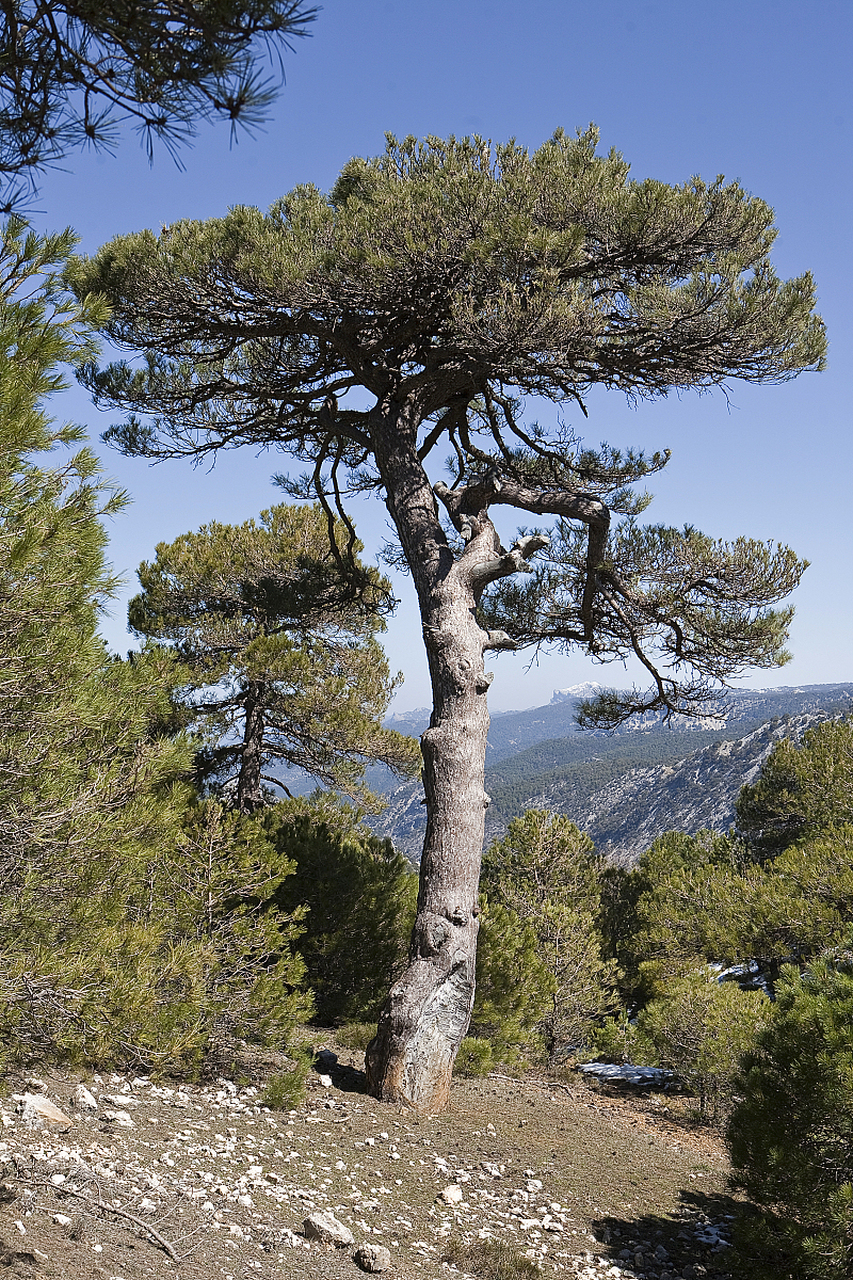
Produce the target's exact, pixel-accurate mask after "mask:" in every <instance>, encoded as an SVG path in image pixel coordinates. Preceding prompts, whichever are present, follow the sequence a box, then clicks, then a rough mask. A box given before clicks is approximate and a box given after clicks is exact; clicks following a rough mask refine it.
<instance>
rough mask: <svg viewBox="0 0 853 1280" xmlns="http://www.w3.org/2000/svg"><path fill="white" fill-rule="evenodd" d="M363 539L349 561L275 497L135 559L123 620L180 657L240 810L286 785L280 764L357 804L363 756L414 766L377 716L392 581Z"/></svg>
mask: <svg viewBox="0 0 853 1280" xmlns="http://www.w3.org/2000/svg"><path fill="white" fill-rule="evenodd" d="M361 549H362V548H361V544H360V543H359V542H357V541H354V542H353V543H352V546H351V547H350V548H349V552H350V555H349V567H350V568H351V570H352V571H351V572H350V571H348V569H347V568H345V567H344V566H342V565H340V564H339V562H338V560H336V558H335V556H334V555H333V553H332V551H331V550H330V546H329V528H328V524H327V520H326V516H325V513H324V512H323V511H322V509H321V508H320V507H318V506H312V507H295V506H288V505H284V504H282V505H280V506H276V507H272V508H271V509H269V510H267V511H263V512H261V515H260V519H259V520H258V521H257V522H256V521H254V520H248V521H246V522H245V523H244V524H241V525H224V524H219V523H217V522H211V523H210V524H207V525H203V526H202V527H201V528H200V529H199V530H198V531H197V532H195V533H186V534H183V535H182V536H181V537H180V538H177V539H176V540H175V541H174V542H172V543H160V544H159V545H158V547H157V554H156V558H155V559H154V560H153V561H152V562H151V563H145V564H142V565H141V566H140V569H139V582H140V585H141V587H142V591H141V592H140V594H139V595H137V596H135V597H134V599H133V600H131V602H130V606H129V609H128V617H129V621H130V626H131V629H132V630H133V631H135V632H136V634H137V635H139V636H144V637H147V638H148V639H152V640H157V641H160V642H161V643H163V644H165V645H166V646H168V647H169V649H170V650H171V651H173V652H174V654H175V655H176V657H177V658H178V660H179V661H180V662H181V664H182V669H183V674H182V678H181V691H180V695H181V699H182V701H183V704H184V706H185V707H186V711H187V715H188V716H189V717H190V718H191V719H192V720H193V722H194V725H195V727H196V728H197V729H198V730H199V731H200V732H201V734H202V735H203V739H204V740H205V741H206V743H207V748H206V750H205V751H204V753H203V755H202V757H201V763H202V768H203V770H204V771H205V772H206V773H207V775H208V778H209V779H212V780H214V781H216V782H218V784H219V785H220V786H223V785H227V786H228V793H229V794H230V795H232V796H233V800H234V803H235V805H236V807H237V808H238V809H239V810H240V811H241V812H242V813H251V812H253V811H254V810H256V809H258V808H260V807H261V806H262V805H263V804H264V802H265V798H266V795H267V794H268V793H269V789H270V787H273V788H275V787H276V786H278V787H282V786H283V783H281V782H280V781H279V779H278V778H277V777H276V775H275V774H274V773H272V772H271V766H274V765H276V764H277V765H279V766H281V765H283V766H285V767H290V768H296V769H300V770H302V771H304V772H306V773H308V774H311V775H313V777H314V778H315V779H316V780H317V781H318V782H320V783H322V784H323V785H325V786H328V787H334V788H336V789H339V790H341V791H345V792H348V793H349V794H351V795H358V796H359V798H360V799H361V800H362V801H363V802H369V801H370V799H371V797H370V793H369V792H368V791H367V790H366V788H365V787H364V786H363V785H362V778H363V774H364V768H365V765H366V763H368V762H374V761H382V762H383V763H385V764H387V765H388V766H389V767H390V768H392V769H393V770H395V771H397V772H400V773H403V774H406V773H411V772H414V771H415V770H416V769H417V768H418V767H419V765H420V750H419V748H418V745H417V743H416V742H414V741H413V740H412V739H410V738H405V737H403V735H401V734H398V733H395V732H393V731H392V730H390V729H386V728H384V727H383V725H382V718H383V716H384V714H385V712H386V710H387V707H388V702H389V700H390V698H391V696H392V694H393V691H394V689H395V687H396V685H397V683H398V680H399V677H398V678H397V679H395V678H393V677H392V675H391V673H390V671H389V669H388V663H387V660H386V658H385V655H384V653H383V652H382V649H381V647H380V645H379V643H378V641H377V639H376V636H377V633H378V632H380V631H381V630H382V629H383V627H384V621H383V615H384V614H385V613H386V612H387V610H388V608H389V597H390V591H389V584H388V582H387V580H386V579H384V578H382V577H381V575H380V574H379V573H378V572H377V571H376V570H375V569H371V568H369V567H368V566H366V565H363V564H362V563H361V561H360V560H359V559H358V553H359V552H360V551H361ZM284 789H285V790H286V787H285V788H284Z"/></svg>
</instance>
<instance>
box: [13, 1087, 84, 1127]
mask: <svg viewBox="0 0 853 1280" xmlns="http://www.w3.org/2000/svg"><path fill="white" fill-rule="evenodd" d="M21 1117H22V1119H23V1121H24V1123H25V1124H29V1125H31V1126H32V1127H33V1128H34V1129H38V1128H40V1127H41V1125H42V1124H43V1123H45V1122H46V1123H47V1124H52V1125H55V1126H56V1128H58V1129H70V1128H71V1125H72V1124H73V1121H72V1120H70V1119H69V1118H68V1116H67V1115H66V1114H65V1112H64V1111H60V1110H59V1107H58V1106H57V1105H56V1103H55V1102H51V1100H50V1098H46V1097H45V1096H44V1094H43V1093H25V1094H24V1097H23V1107H22V1108H21Z"/></svg>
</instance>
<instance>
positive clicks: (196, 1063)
mask: <svg viewBox="0 0 853 1280" xmlns="http://www.w3.org/2000/svg"><path fill="white" fill-rule="evenodd" d="M290 869H291V864H289V863H288V862H287V861H286V860H285V859H283V858H282V857H281V856H280V855H279V854H278V853H277V852H276V851H275V850H274V849H273V847H272V846H271V845H270V844H269V843H268V842H267V841H266V840H265V839H264V837H263V834H262V832H260V831H259V829H258V827H257V825H256V824H252V823H251V822H248V821H246V820H241V819H239V818H238V817H237V816H236V815H234V814H230V815H229V814H226V813H224V812H223V810H222V809H221V807H220V806H218V805H217V804H216V803H215V802H213V801H207V802H206V803H204V804H202V805H199V806H194V807H192V808H190V809H189V811H188V812H187V814H186V816H185V817H184V821H183V824H182V828H181V829H180V830H179V831H178V832H177V833H176V834H174V835H173V839H172V842H171V844H170V845H169V846H166V847H161V848H160V849H159V850H158V851H157V853H156V854H153V853H151V854H149V856H148V858H144V859H138V860H136V861H135V862H132V861H131V860H129V859H127V858H122V856H121V851H120V850H117V851H116V853H115V855H114V857H113V861H112V864H111V871H112V880H111V881H106V880H105V882H104V883H103V884H102V885H101V886H100V887H99V890H98V892H97V894H96V895H94V896H92V895H87V894H86V893H85V892H84V891H85V890H86V889H87V888H88V885H89V883H90V882H89V880H88V879H86V878H85V877H81V878H80V880H82V883H81V882H80V880H78V879H76V878H75V876H74V874H73V872H71V871H69V872H68V874H67V876H66V880H65V886H64V890H65V893H66V895H67V905H66V906H65V908H64V910H63V911H56V912H53V913H46V912H45V910H44V897H43V896H42V895H41V889H42V888H43V883H44V882H43V881H42V880H40V879H39V878H38V877H35V876H33V877H31V878H30V883H29V885H28V886H27V888H28V891H29V892H30V894H31V895H32V896H33V903H32V907H31V912H30V914H29V915H28V916H26V917H25V916H24V913H23V912H22V911H21V910H19V911H18V912H17V913H16V926H17V931H16V933H15V934H14V940H12V937H13V935H12V933H11V929H10V928H9V927H8V925H7V929H8V931H7V930H4V938H5V939H6V945H5V947H4V971H3V976H2V982H0V1061H2V1062H3V1064H4V1065H5V1066H6V1067H8V1066H10V1065H13V1064H21V1063H27V1062H33V1061H38V1060H45V1059H49V1060H53V1061H60V1062H75V1063H88V1064H91V1065H97V1066H107V1065H121V1066H130V1065H136V1066H143V1067H146V1068H148V1069H155V1070H159V1071H164V1072H171V1073H196V1072H198V1071H199V1070H201V1069H202V1067H203V1065H204V1063H205V1061H211V1062H215V1061H217V1060H218V1059H221V1057H222V1056H223V1055H225V1054H226V1053H227V1052H228V1051H230V1050H232V1049H233V1048H234V1046H235V1045H236V1044H238V1042H240V1041H249V1042H254V1043H256V1044H263V1045H265V1046H271V1047H275V1048H285V1047H286V1046H287V1045H288V1043H289V1040H290V1037H291V1035H292V1032H293V1030H294V1028H295V1026H296V1025H298V1024H299V1023H301V1022H302V1021H303V1020H304V1019H305V1018H306V1017H307V1016H309V1015H310V1013H311V1009H312V1005H311V1000H310V997H309V996H307V995H306V994H305V992H304V990H303V989H302V984H303V975H304V966H303V965H302V962H301V960H300V959H299V957H298V956H297V955H295V954H294V951H293V945H292V944H293V941H294V939H295V937H296V936H297V934H298V932H299V926H298V923H297V921H296V920H294V919H292V918H290V917H286V916H283V915H281V914H276V915H268V914H266V913H264V912H263V911H262V910H261V909H260V908H259V906H258V903H259V901H260V900H261V898H262V897H263V895H264V894H266V893H268V892H269V891H270V889H271V887H272V886H274V885H276V884H278V883H280V881H281V878H282V877H283V876H286V875H287V874H289V872H290ZM39 902H40V903H41V909H40V910H39V909H38V908H39ZM7 921H9V922H10V921H11V913H10V910H9V909H8V907H7V906H6V904H4V924H6V923H7Z"/></svg>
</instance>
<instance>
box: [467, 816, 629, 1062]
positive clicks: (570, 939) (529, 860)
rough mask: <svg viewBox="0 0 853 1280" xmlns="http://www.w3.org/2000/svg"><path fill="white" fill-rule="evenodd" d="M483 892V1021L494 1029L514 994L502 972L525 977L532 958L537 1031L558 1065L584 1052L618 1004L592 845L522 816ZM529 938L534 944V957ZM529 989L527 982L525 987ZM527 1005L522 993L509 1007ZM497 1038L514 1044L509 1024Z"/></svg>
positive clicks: (564, 822) (568, 828) (557, 820)
mask: <svg viewBox="0 0 853 1280" xmlns="http://www.w3.org/2000/svg"><path fill="white" fill-rule="evenodd" d="M482 887H483V891H484V893H485V895H486V897H487V900H488V909H487V911H486V923H485V928H484V935H485V936H484V941H485V950H486V955H485V957H484V963H483V964H482V966H481V970H480V977H481V979H482V985H481V988H480V1002H481V1004H480V1009H479V1010H478V1013H477V1015H475V1016H477V1019H478V1021H480V1020H483V1021H487V1020H488V1018H489V1014H490V1012H491V1016H492V1019H493V1020H494V1021H495V1022H497V1023H498V1024H500V1023H501V1022H502V1021H504V1018H502V1017H501V1016H500V1013H499V1010H500V1009H501V1006H504V1013H505V1005H506V996H507V995H508V994H509V993H508V990H507V988H508V984H507V983H506V982H504V981H501V971H502V969H503V968H504V966H505V965H506V966H507V967H508V968H509V970H510V971H515V973H516V975H517V976H521V975H520V972H519V971H520V970H521V971H523V969H524V967H525V966H524V964H523V963H521V964H520V963H519V960H520V959H521V958H522V957H523V956H524V955H525V954H528V955H530V957H531V959H532V960H533V969H534V973H535V975H537V977H538V986H539V993H540V996H542V997H545V1000H544V1001H543V1005H544V1007H540V1008H539V1009H538V1011H537V1012H538V1017H537V1018H536V1020H535V1024H534V1025H533V1026H531V1027H530V1028H529V1029H530V1030H531V1031H534V1030H535V1031H536V1032H537V1033H538V1035H539V1037H541V1041H542V1043H543V1045H544V1048H545V1053H546V1055H547V1057H548V1059H549V1061H550V1062H551V1063H553V1062H554V1061H555V1060H556V1059H557V1057H558V1055H559V1054H560V1053H565V1052H566V1051H567V1050H569V1049H571V1048H578V1047H579V1046H581V1045H583V1044H584V1043H585V1040H586V1037H587V1035H588V1033H589V1030H590V1027H591V1026H592V1025H593V1024H594V1023H595V1021H596V1020H597V1019H599V1018H602V1017H603V1016H604V1015H605V1014H607V1013H610V1012H611V1011H612V1010H613V1008H614V1007H615V1004H616V1001H615V999H614V991H613V988H614V985H615V978H616V965H615V964H614V963H613V962H612V961H610V962H608V961H606V960H604V959H603V958H602V955H601V935H600V932H599V928H598V917H599V913H600V908H601V893H600V868H599V866H598V864H597V860H596V858H595V856H594V848H593V844H592V841H591V840H590V839H589V837H588V836H585V835H583V834H582V833H581V832H580V831H579V830H578V828H577V827H576V826H575V824H574V823H573V822H570V821H569V820H568V819H567V818H564V817H562V816H561V815H559V814H553V813H547V812H545V811H544V810H534V809H531V810H529V811H528V812H527V813H526V814H525V815H524V816H523V817H522V818H515V819H513V821H512V822H511V823H510V824H509V828H508V830H507V833H506V836H505V837H504V838H503V839H502V840H498V841H496V842H495V843H494V844H493V845H492V846H491V848H490V849H489V850H488V852H487V853H486V855H485V857H484V859H483V875H482ZM507 917H508V918H507ZM527 938H530V939H532V942H533V946H532V948H530V949H529V950H528V948H527V947H526V946H525V941H526V939H527ZM505 943H509V946H508V947H506V949H505ZM496 952H497V953H499V957H498V955H496V954H495V953H496ZM530 985H531V984H530V982H527V983H524V982H521V983H519V987H520V989H521V990H524V989H525V986H530ZM502 995H503V999H502V998H501V996H502ZM518 1003H519V1001H518V998H517V995H516V997H515V998H513V999H511V1000H510V1005H513V1004H515V1005H516V1006H517V1005H518ZM537 1003H538V1002H537ZM534 1007H535V1006H534ZM518 1011H519V1010H518V1008H516V1009H515V1010H514V1011H513V1013H512V1014H511V1015H510V1016H511V1017H512V1018H515V1017H517V1014H518ZM496 1015H498V1016H497V1017H496ZM519 1030H520V1029H519ZM497 1031H498V1034H502V1036H503V1039H505V1040H506V1039H508V1038H509V1037H508V1035H507V1032H506V1030H505V1029H504V1030H503V1032H501V1030H500V1026H498V1028H497Z"/></svg>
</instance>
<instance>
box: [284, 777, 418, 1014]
mask: <svg viewBox="0 0 853 1280" xmlns="http://www.w3.org/2000/svg"><path fill="white" fill-rule="evenodd" d="M262 821H263V826H264V830H265V832H266V835H267V838H268V839H269V840H270V842H271V843H272V844H273V845H274V847H275V848H276V849H277V850H279V851H280V854H281V855H282V856H284V857H286V858H287V859H289V860H292V862H293V863H294V871H293V874H292V875H289V876H288V877H287V879H286V880H284V881H283V882H282V883H281V884H280V885H279V886H278V887H277V888H276V889H275V891H274V893H273V894H272V896H271V898H270V900H269V905H270V907H272V906H273V905H274V908H275V910H274V911H272V912H271V914H275V913H277V912H279V911H282V912H285V913H286V914H287V913H292V912H294V911H297V910H299V909H300V908H301V907H303V906H304V907H307V912H308V913H307V916H306V917H305V920H304V922H303V923H304V933H303V934H302V936H301V938H300V939H299V940H298V942H297V944H296V945H297V947H298V950H299V953H300V955H301V956H302V959H303V961H304V963H305V967H306V971H307V981H308V983H309V985H310V987H311V988H312V990H313V992H314V998H315V1001H316V1009H317V1020H318V1021H319V1022H320V1024H321V1025H329V1024H333V1023H336V1022H345V1021H349V1020H358V1021H367V1020H369V1019H373V1018H376V1017H378V1014H379V1010H380V1008H381V1006H382V1002H383V1000H384V998H385V996H386V995H387V992H388V988H389V987H390V986H391V985H392V983H393V982H394V981H395V980H396V979H397V978H398V977H399V975H400V973H401V972H402V969H403V967H404V965H405V961H406V956H407V954H408V945H409V938H410V936H411V931H412V924H413V922H414V914H415V900H416V896H417V876H416V875H415V874H414V872H413V870H412V868H411V866H410V865H409V863H408V862H407V861H406V859H405V858H404V857H403V856H402V854H399V853H397V852H396V851H395V849H394V848H393V846H392V844H391V842H390V840H380V839H379V838H378V837H377V836H374V835H373V834H372V833H371V832H370V831H369V830H368V829H367V828H366V827H365V826H364V825H363V824H362V823H361V822H360V821H359V818H358V815H357V813H356V812H355V811H354V810H352V809H350V808H348V807H347V806H345V805H343V804H341V803H335V802H333V801H331V800H328V799H326V800H324V801H322V802H321V803H320V805H319V806H318V805H315V804H311V803H310V802H305V801H290V802H289V801H284V802H282V803H281V804H278V805H276V806H274V807H273V808H271V809H269V810H268V811H267V812H266V813H265V814H264V815H263V819H262Z"/></svg>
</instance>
